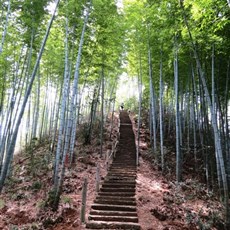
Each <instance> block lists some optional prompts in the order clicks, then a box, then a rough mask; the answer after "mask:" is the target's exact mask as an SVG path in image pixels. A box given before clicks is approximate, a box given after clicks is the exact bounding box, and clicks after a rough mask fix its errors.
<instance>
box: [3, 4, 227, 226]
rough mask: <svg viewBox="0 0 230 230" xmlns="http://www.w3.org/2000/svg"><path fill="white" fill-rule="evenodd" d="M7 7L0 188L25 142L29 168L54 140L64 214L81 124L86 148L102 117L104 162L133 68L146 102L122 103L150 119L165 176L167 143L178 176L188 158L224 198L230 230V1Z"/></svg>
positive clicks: (56, 188) (54, 162) (57, 187)
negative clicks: (112, 117) (111, 115)
mask: <svg viewBox="0 0 230 230" xmlns="http://www.w3.org/2000/svg"><path fill="white" fill-rule="evenodd" d="M0 7H1V8H0V11H1V16H0V17H1V20H0V21H1V24H0V32H1V43H0V125H1V126H0V143H1V144H0V169H1V174H0V191H2V189H3V187H4V183H5V180H6V179H7V178H8V177H10V175H11V173H12V171H13V170H14V168H13V165H12V160H13V156H14V154H15V153H16V152H17V147H18V146H24V147H26V148H28V149H30V150H31V151H30V157H31V161H33V157H34V156H33V151H32V149H33V146H34V145H35V144H36V143H37V142H39V143H42V142H43V141H47V142H48V143H49V145H50V152H49V153H47V154H48V156H47V158H48V159H49V163H50V161H51V162H52V170H53V188H52V191H51V193H50V194H51V195H52V196H53V197H54V199H53V207H54V209H56V208H57V206H58V200H59V196H60V193H61V187H62V184H63V180H64V175H65V167H66V164H65V160H66V158H68V159H69V164H71V162H72V161H73V159H74V158H75V157H76V156H75V155H74V154H75V153H74V146H75V139H76V136H77V135H78V133H77V132H76V127H78V125H79V124H82V123H85V124H86V130H87V134H86V138H85V144H90V142H91V138H92V136H91V135H92V130H93V124H94V123H95V122H96V121H98V120H99V122H100V127H101V131H100V144H101V153H100V154H101V155H102V154H103V132H104V129H103V126H104V122H105V119H106V117H107V114H108V112H109V111H111V110H112V109H113V108H114V105H115V101H116V91H117V86H118V81H119V77H121V76H123V75H121V74H122V73H123V72H126V73H127V74H128V76H130V77H132V78H136V80H137V81H138V84H139V86H138V89H137V90H138V91H139V96H138V97H137V98H136V99H133V98H126V99H125V98H123V100H124V102H125V105H130V107H132V108H134V107H135V106H136V109H137V111H138V117H139V122H138V127H140V125H141V117H142V115H143V114H144V113H145V112H146V111H147V112H148V119H149V130H150V141H151V147H152V152H153V153H152V154H154V156H155V159H156V162H157V164H159V165H160V168H161V170H162V173H164V172H166V171H167V170H168V167H169V166H168V165H169V162H167V159H168V158H167V152H166V151H165V147H166V148H167V143H168V142H169V140H171V141H172V142H173V143H174V147H175V150H174V151H175V159H176V161H175V162H176V171H175V172H174V173H175V179H176V181H178V183H179V182H181V181H183V171H184V167H185V161H186V159H190V160H191V162H192V167H193V170H194V172H195V173H197V174H200V173H201V174H202V176H203V177H204V178H205V181H206V184H207V187H208V189H210V190H212V189H216V190H218V191H219V194H220V197H221V199H222V201H223V203H224V204H225V214H226V223H230V213H229V210H228V206H229V195H230V194H229V189H230V176H229V175H230V142H229V115H228V114H229V111H228V110H229V106H228V104H229V71H230V69H229V68H230V63H229V61H230V56H229V54H230V46H229V44H230V41H229V40H230V24H229V22H230V21H229V16H230V3H229V1H220V0H199V1H198V0H195V1H191V0H172V1H163V0H161V1H160V0H156V1H152V0H145V1H140V0H123V1H112V0H80V1H76V0H60V1H58V0H56V1H49V0H33V1H31V0H26V1H15V0H3V1H1V5H0ZM118 96H119V95H118ZM137 102H139V103H137ZM134 109H135V108H134ZM138 141H139V136H138ZM138 152H139V149H138V148H137V155H138V154H139V153H138Z"/></svg>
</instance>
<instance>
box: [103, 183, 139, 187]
mask: <svg viewBox="0 0 230 230" xmlns="http://www.w3.org/2000/svg"><path fill="white" fill-rule="evenodd" d="M102 187H103V188H135V187H136V185H135V184H134V183H132V184H130V183H113V182H104V183H103V184H102Z"/></svg>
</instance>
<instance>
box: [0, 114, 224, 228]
mask: <svg viewBox="0 0 230 230" xmlns="http://www.w3.org/2000/svg"><path fill="white" fill-rule="evenodd" d="M117 117H118V116H116V125H117V121H118V119H117ZM134 127H135V124H134ZM109 130H110V127H109V125H108V126H107V135H106V138H105V139H106V142H105V145H104V152H106V151H107V150H111V148H112V145H113V144H114V143H115V142H116V137H117V128H116V130H114V132H113V135H112V141H111V140H109V138H108V136H109V135H108V133H109ZM134 130H135V128H134ZM146 136H147V132H146V130H145V129H142V135H141V137H142V138H141V156H140V166H139V167H138V172H137V180H136V182H137V187H136V200H137V213H138V219H139V224H140V225H141V228H142V229H143V230H161V229H162V230H176V229H178V230H179V229H189V230H190V229H191V230H193V229H223V226H222V225H221V219H222V216H221V212H222V210H223V207H222V205H221V204H220V202H218V199H217V198H216V196H215V195H214V194H213V193H210V192H208V191H207V189H206V188H205V186H204V185H203V184H201V183H199V182H198V181H197V180H195V179H186V181H185V182H183V183H181V184H180V185H178V186H176V183H175V181H174V180H173V176H171V175H174V170H175V169H172V172H171V174H167V175H165V176H164V177H163V176H162V175H161V172H160V171H158V169H157V166H156V164H155V162H154V158H153V157H152V155H151V153H150V151H149V150H148V144H149V143H148V140H147V138H146ZM99 149H100V146H98V140H97V139H96V137H95V139H94V141H93V142H92V144H91V145H88V146H82V144H81V142H80V141H78V144H77V146H76V151H77V153H78V160H77V163H76V165H74V166H73V167H72V168H71V169H68V170H67V172H66V177H65V183H64V187H63V194H62V199H61V203H60V207H59V209H58V212H56V213H54V212H52V211H51V210H50V209H48V208H46V207H44V203H45V202H44V201H45V200H46V198H47V194H48V191H49V190H50V188H51V186H52V183H51V181H52V163H49V164H46V163H45V162H46V160H47V159H46V157H45V156H47V155H49V154H50V153H49V151H48V145H45V144H42V145H41V146H40V147H39V148H37V149H36V151H35V152H34V153H36V154H35V156H36V159H38V160H37V162H36V170H35V172H34V175H33V176H32V175H31V173H30V165H29V159H26V158H28V157H27V156H25V155H19V156H17V159H15V163H14V165H15V167H14V169H15V170H14V175H13V177H12V179H11V180H10V181H9V182H8V183H7V185H6V188H5V189H4V191H3V193H2V194H1V195H0V229H3V230H8V229H20V230H22V229H24V230H26V229H28V230H29V229H31V230H32V229H50V230H51V229H56V230H63V229H65V230H73V229H74V230H84V229H85V225H84V224H81V223H80V209H81V193H82V184H83V180H84V178H85V177H87V178H88V191H87V207H86V218H87V216H88V214H89V211H90V206H91V204H92V203H93V200H94V199H95V196H96V193H95V187H96V185H95V174H96V163H95V162H97V164H99V165H100V169H101V170H100V172H101V177H102V179H103V178H104V177H105V175H106V164H105V157H103V158H102V159H101V158H100V157H99ZM25 159H26V160H25ZM41 160H43V162H41ZM45 165H47V166H45ZM188 178H189V177H188Z"/></svg>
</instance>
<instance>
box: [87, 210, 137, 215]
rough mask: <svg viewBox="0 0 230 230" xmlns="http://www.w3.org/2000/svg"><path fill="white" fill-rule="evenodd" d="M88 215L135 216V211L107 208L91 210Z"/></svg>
mask: <svg viewBox="0 0 230 230" xmlns="http://www.w3.org/2000/svg"><path fill="white" fill-rule="evenodd" d="M90 215H98V216H133V217H137V213H136V212H127V211H108V210H103V211H101V210H91V211H90Z"/></svg>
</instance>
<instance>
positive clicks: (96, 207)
mask: <svg viewBox="0 0 230 230" xmlns="http://www.w3.org/2000/svg"><path fill="white" fill-rule="evenodd" d="M92 209H94V210H110V211H128V212H136V211H137V209H136V207H135V206H128V205H109V204H93V205H92Z"/></svg>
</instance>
